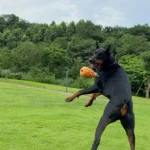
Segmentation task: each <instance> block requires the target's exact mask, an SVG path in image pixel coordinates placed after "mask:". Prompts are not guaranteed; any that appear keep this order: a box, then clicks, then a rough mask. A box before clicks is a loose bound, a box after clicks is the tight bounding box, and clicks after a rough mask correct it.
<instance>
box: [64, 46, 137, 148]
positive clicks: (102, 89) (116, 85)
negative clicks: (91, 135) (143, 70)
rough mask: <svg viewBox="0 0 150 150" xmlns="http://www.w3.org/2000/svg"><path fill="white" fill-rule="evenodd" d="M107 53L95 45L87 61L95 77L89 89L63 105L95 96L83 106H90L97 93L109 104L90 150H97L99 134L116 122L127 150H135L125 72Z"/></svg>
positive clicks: (130, 95)
mask: <svg viewBox="0 0 150 150" xmlns="http://www.w3.org/2000/svg"><path fill="white" fill-rule="evenodd" d="M109 49H110V47H108V48H107V49H104V48H99V47H98V44H97V49H96V52H95V55H94V56H93V57H91V58H90V60H89V61H90V63H91V64H93V67H94V68H95V69H96V72H97V73H98V75H99V77H98V78H97V79H96V81H95V84H94V85H93V86H92V87H91V88H88V89H85V90H81V91H79V92H77V93H75V94H74V95H73V96H71V97H69V98H67V99H66V102H71V101H73V99H74V98H76V97H79V96H81V95H83V94H90V93H96V94H94V95H93V96H92V98H91V100H90V101H89V102H88V103H87V104H86V106H90V105H91V104H92V102H93V99H95V98H96V96H97V95H98V94H97V93H102V94H103V95H104V96H106V97H107V98H109V99H110V101H109V102H108V104H107V106H106V108H105V110H104V113H103V116H102V118H101V119H100V122H99V124H98V126H97V129H96V133H95V140H94V142H93V145H92V150H97V147H98V145H99V143H100V139H101V136H102V133H103V132H104V130H105V128H106V126H107V125H108V124H110V123H112V122H115V121H116V120H120V121H121V124H122V126H123V128H124V129H125V131H126V134H127V136H128V139H129V143H130V147H131V150H135V134H134V113H133V103H132V93H131V86H130V83H129V80H128V77H127V74H126V72H125V71H124V70H123V68H122V67H121V66H120V65H119V64H118V63H117V62H116V61H115V60H114V58H113V57H112V56H110V52H109Z"/></svg>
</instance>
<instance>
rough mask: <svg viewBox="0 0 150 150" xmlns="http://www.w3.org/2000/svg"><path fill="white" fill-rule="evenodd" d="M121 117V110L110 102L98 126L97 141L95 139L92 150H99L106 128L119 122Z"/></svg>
mask: <svg viewBox="0 0 150 150" xmlns="http://www.w3.org/2000/svg"><path fill="white" fill-rule="evenodd" d="M119 116H120V112H119V109H117V108H116V106H114V105H113V104H111V103H110V102H109V103H108V104H107V106H106V108H105V110H104V114H103V116H102V118H101V119H100V121H99V123H98V126H97V128H96V132H95V139H94V142H93V145H92V149H91V150H97V148H98V145H99V143H100V140H101V136H102V134H103V132H104V130H105V128H106V127H107V125H108V124H110V123H112V122H114V121H116V120H118V119H119Z"/></svg>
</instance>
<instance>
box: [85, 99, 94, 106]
mask: <svg viewBox="0 0 150 150" xmlns="http://www.w3.org/2000/svg"><path fill="white" fill-rule="evenodd" d="M92 104H93V100H89V101H88V102H87V104H86V105H85V107H89V106H91V105H92Z"/></svg>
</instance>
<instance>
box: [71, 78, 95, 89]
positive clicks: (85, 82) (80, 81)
mask: <svg viewBox="0 0 150 150" xmlns="http://www.w3.org/2000/svg"><path fill="white" fill-rule="evenodd" d="M93 84H94V79H86V78H83V77H78V78H77V79H76V80H74V82H73V83H72V84H71V87H76V88H89V87H90V86H92V85H93Z"/></svg>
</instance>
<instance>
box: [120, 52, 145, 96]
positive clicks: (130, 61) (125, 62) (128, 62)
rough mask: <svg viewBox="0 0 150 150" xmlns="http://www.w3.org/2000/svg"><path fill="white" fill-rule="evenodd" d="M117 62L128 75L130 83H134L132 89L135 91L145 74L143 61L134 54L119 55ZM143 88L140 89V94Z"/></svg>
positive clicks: (142, 92)
mask: <svg viewBox="0 0 150 150" xmlns="http://www.w3.org/2000/svg"><path fill="white" fill-rule="evenodd" d="M119 63H120V64H121V66H123V68H124V69H125V70H126V72H127V74H128V75H129V79H130V82H131V85H134V86H132V91H134V92H137V91H138V89H139V87H140V86H141V84H142V83H143V81H144V80H145V76H146V71H145V69H144V61H143V60H142V59H141V58H139V57H138V56H136V55H126V56H123V57H121V59H120V60H119ZM143 89H144V87H143ZM143 89H142V90H141V91H140V94H141V95H143V94H144V91H143Z"/></svg>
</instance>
